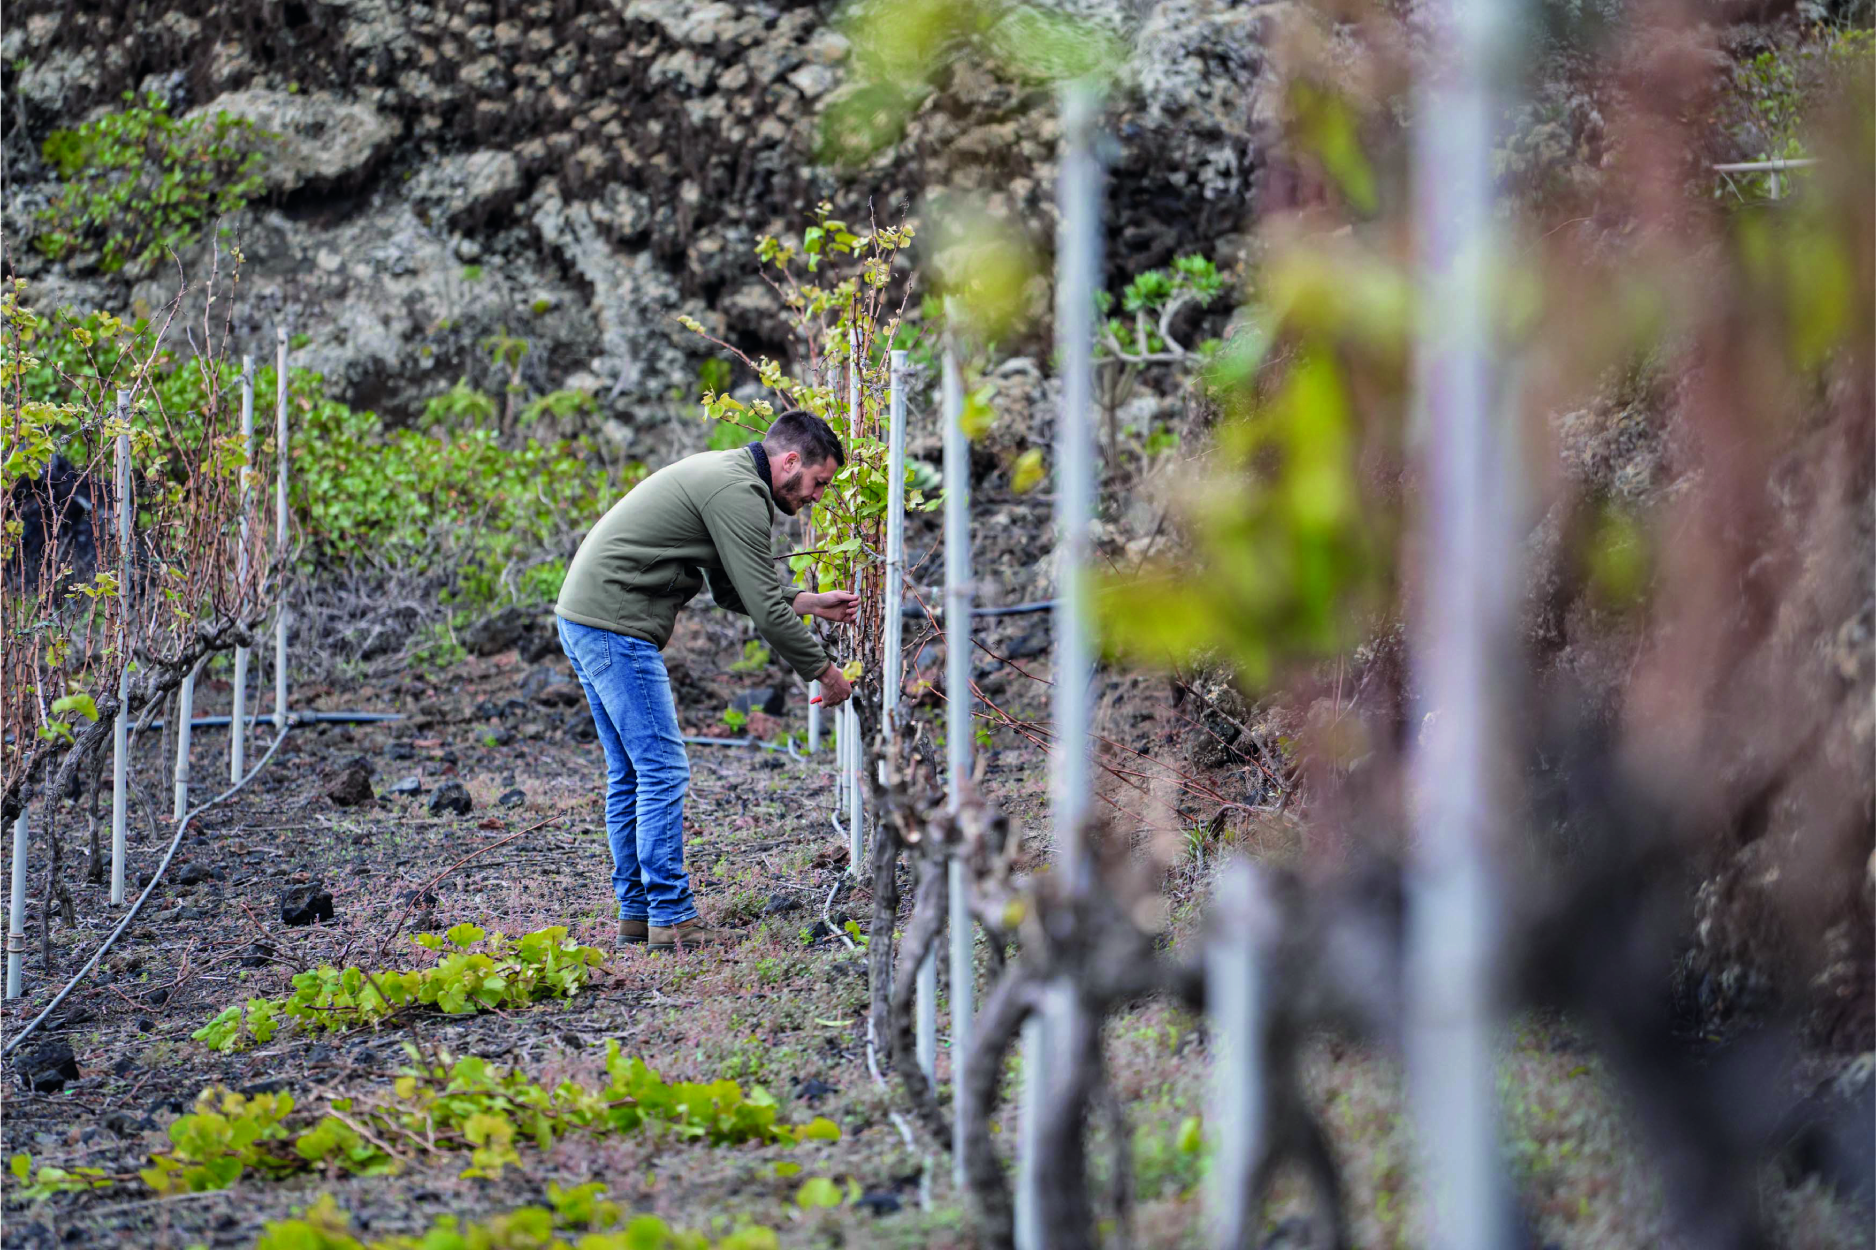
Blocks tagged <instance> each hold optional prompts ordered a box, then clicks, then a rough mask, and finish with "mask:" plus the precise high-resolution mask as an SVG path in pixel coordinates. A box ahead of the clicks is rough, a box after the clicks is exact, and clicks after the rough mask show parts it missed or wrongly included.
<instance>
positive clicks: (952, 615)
mask: <svg viewBox="0 0 1876 1250" xmlns="http://www.w3.org/2000/svg"><path fill="white" fill-rule="evenodd" d="M943 394H944V403H943V421H944V487H945V534H944V538H945V547H944V551H945V610H944V621H945V772H946V791H945V794H946V800H947V802H948V804H949V806H950V808H951V811H952V813H953V814H955V813H956V812H957V810H958V808H959V807H960V806H961V805H962V804H963V802H964V785H965V782H966V780H967V779H968V778H969V777H970V775H971V733H972V726H971V710H972V703H971V650H970V638H971V453H970V447H969V445H968V444H967V443H966V442H965V439H964V383H963V379H962V378H961V377H960V376H959V373H958V359H957V353H956V352H954V351H952V349H951V347H950V345H949V344H947V345H946V347H945V354H944V383H943ZM945 873H946V875H947V878H948V880H947V883H946V884H947V885H948V886H949V890H948V893H947V896H946V906H947V911H948V915H947V917H946V918H947V920H948V922H949V924H950V929H951V968H950V972H951V1088H952V1098H953V1101H954V1103H957V1104H959V1105H956V1106H954V1107H953V1118H952V1122H951V1174H952V1180H953V1182H954V1183H955V1184H956V1185H957V1187H958V1188H959V1189H962V1188H963V1187H964V1117H963V1115H962V1110H963V1108H962V1105H961V1102H962V1098H963V1095H962V1093H961V1091H962V1090H963V1088H964V1082H963V1081H962V1080H961V1079H960V1077H961V1075H962V1073H963V1071H964V1058H965V1056H966V1055H968V1054H969V1053H970V1044H971V1017H972V1014H973V1013H974V1010H975V1005H974V1003H973V1002H972V997H973V994H974V992H975V990H976V980H977V965H976V960H975V959H974V958H973V957H972V956H973V954H974V952H975V949H976V933H975V931H974V929H973V926H972V924H971V901H970V894H969V890H970V878H969V877H968V876H967V875H966V874H965V872H964V865H963V863H962V862H960V861H959V860H958V859H956V858H955V857H953V858H952V859H951V860H950V861H949V862H948V863H946V865H945Z"/></svg>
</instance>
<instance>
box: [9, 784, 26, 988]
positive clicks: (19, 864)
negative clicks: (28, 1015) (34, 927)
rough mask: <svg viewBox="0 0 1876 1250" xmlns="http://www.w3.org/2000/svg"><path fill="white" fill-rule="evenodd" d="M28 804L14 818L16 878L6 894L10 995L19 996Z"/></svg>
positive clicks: (24, 923) (22, 948) (24, 952)
mask: <svg viewBox="0 0 1876 1250" xmlns="http://www.w3.org/2000/svg"><path fill="white" fill-rule="evenodd" d="M26 834H27V829H26V804H24V803H21V804H20V814H19V815H18V816H17V817H15V818H14V821H13V882H12V887H13V888H12V889H11V890H10V891H9V892H8V894H7V997H8V998H18V997H19V996H20V964H21V961H22V960H23V959H24V957H25V955H26Z"/></svg>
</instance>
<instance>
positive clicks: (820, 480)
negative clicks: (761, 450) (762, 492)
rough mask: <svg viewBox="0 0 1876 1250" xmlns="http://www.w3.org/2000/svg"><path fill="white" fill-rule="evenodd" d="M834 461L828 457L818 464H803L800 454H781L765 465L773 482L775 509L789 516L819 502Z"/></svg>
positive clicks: (831, 473)
mask: <svg viewBox="0 0 1876 1250" xmlns="http://www.w3.org/2000/svg"><path fill="white" fill-rule="evenodd" d="M834 472H835V466H834V460H833V457H831V456H830V457H828V458H827V459H826V460H823V461H821V462H820V463H819V464H804V463H803V462H802V459H801V453H800V452H798V451H785V452H783V453H782V454H781V457H780V458H779V459H777V460H775V461H774V462H773V463H772V464H770V466H769V473H770V476H771V477H773V478H774V479H775V490H774V495H775V506H776V507H778V508H780V509H781V510H782V511H783V512H785V513H787V514H788V515H789V516H793V515H795V513H797V512H799V511H801V509H802V508H804V507H809V506H812V505H814V504H817V503H819V502H820V501H821V494H822V492H824V491H825V490H826V489H827V484H828V483H829V482H831V481H833V480H834Z"/></svg>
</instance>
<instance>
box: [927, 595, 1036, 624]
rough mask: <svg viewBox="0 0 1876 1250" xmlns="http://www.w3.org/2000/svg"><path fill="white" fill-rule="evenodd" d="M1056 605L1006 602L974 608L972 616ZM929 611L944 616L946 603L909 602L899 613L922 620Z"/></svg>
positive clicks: (1018, 613) (1016, 613)
mask: <svg viewBox="0 0 1876 1250" xmlns="http://www.w3.org/2000/svg"><path fill="white" fill-rule="evenodd" d="M1054 607H1055V600H1053V599H1039V600H1037V601H1036V602H1034V603H1011V604H1006V605H1004V606H1003V607H1000V608H972V609H971V615H972V616H1023V615H1026V614H1027V613H1030V612H1048V611H1050V610H1052V609H1053V608H1054ZM928 611H929V612H930V613H931V615H933V616H943V615H944V614H945V610H944V605H943V604H941V603H935V604H933V605H931V607H930V608H925V607H922V606H920V605H919V604H916V603H908V604H906V605H905V606H904V607H902V608H900V609H899V615H900V616H903V617H905V618H906V619H907V620H910V621H922V620H924V619H925V614H926V613H927V612H928Z"/></svg>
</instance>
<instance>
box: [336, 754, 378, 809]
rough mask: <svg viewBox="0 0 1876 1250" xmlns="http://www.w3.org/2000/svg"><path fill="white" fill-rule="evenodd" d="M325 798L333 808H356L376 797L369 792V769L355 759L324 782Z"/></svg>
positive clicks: (363, 762) (368, 766)
mask: <svg viewBox="0 0 1876 1250" xmlns="http://www.w3.org/2000/svg"><path fill="white" fill-rule="evenodd" d="M326 797H327V798H328V799H331V800H332V804H333V806H335V807H357V806H358V805H359V804H360V803H369V802H371V800H372V799H374V798H376V797H377V796H376V795H375V794H373V793H372V792H371V767H370V765H368V764H366V763H365V761H364V760H362V759H355V760H353V761H352V762H351V763H349V764H347V765H345V767H343V768H341V769H339V771H338V772H336V773H334V774H333V775H332V776H331V777H329V778H328V779H327V781H326Z"/></svg>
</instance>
